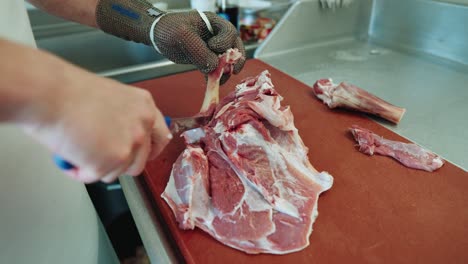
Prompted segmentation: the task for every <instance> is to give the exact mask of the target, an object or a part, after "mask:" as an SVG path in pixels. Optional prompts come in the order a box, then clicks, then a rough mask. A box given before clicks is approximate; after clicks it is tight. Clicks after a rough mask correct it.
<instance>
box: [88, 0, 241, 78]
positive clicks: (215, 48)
mask: <svg viewBox="0 0 468 264" xmlns="http://www.w3.org/2000/svg"><path fill="white" fill-rule="evenodd" d="M205 14H206V16H207V18H208V20H209V21H210V24H211V26H212V28H213V34H211V32H210V31H209V29H208V27H207V25H206V24H205V22H204V21H203V19H202V18H201V16H200V14H199V13H198V12H197V11H190V12H178V13H167V14H166V13H165V12H163V11H161V10H158V9H156V8H154V7H152V5H151V4H149V3H147V2H146V1H144V0H100V1H99V2H98V6H97V9H96V20H97V23H98V25H99V27H100V28H101V29H102V30H103V31H105V32H107V33H110V34H113V35H115V36H118V37H121V38H124V39H127V40H132V41H135V42H139V43H144V44H146V45H152V42H151V39H150V30H151V25H152V24H153V22H154V21H155V19H156V18H157V17H159V16H162V17H160V20H159V21H158V22H157V24H156V26H155V28H154V31H153V32H154V35H153V36H154V40H155V43H156V46H157V47H158V49H159V51H160V52H161V54H162V55H164V56H165V57H167V58H168V59H169V60H171V61H173V62H175V63H180V64H193V65H195V66H196V67H197V68H198V69H199V70H200V71H202V72H203V73H205V74H206V73H209V72H211V71H213V70H214V69H215V68H216V66H217V65H218V55H219V54H222V53H224V52H225V51H226V50H227V49H229V48H237V49H239V51H240V52H241V53H242V54H243V55H244V56H243V58H242V59H241V60H239V62H238V63H237V64H236V65H234V73H238V72H239V71H240V70H241V69H242V67H243V66H244V63H245V48H244V45H243V43H242V40H241V39H240V37H239V35H238V32H237V30H236V28H235V27H234V26H233V25H232V24H231V23H230V22H228V21H227V20H225V19H223V18H221V17H219V16H217V15H216V14H214V13H211V12H205ZM228 78H229V76H223V78H222V80H221V82H222V83H223V82H225V81H226V80H227V79H228Z"/></svg>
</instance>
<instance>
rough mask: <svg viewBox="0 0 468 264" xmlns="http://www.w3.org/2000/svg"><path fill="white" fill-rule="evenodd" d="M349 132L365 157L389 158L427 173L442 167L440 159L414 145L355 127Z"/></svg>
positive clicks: (442, 162)
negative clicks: (377, 155)
mask: <svg viewBox="0 0 468 264" xmlns="http://www.w3.org/2000/svg"><path fill="white" fill-rule="evenodd" d="M350 131H351V133H352V134H353V136H354V139H355V140H356V141H357V142H358V144H359V151H361V152H362V153H365V154H367V155H370V156H372V155H374V153H375V154H379V155H382V156H389V157H392V158H394V159H396V160H397V161H399V162H400V163H401V164H403V165H405V166H406V167H409V168H413V169H419V170H425V171H429V172H431V171H435V170H437V169H439V168H440V167H442V165H444V161H443V159H442V158H440V157H439V156H437V155H436V154H434V153H432V152H430V151H428V150H426V149H424V148H422V147H420V146H418V145H416V144H413V143H403V142H398V141H393V140H388V139H385V138H383V137H381V136H379V135H377V134H375V133H373V132H372V131H370V130H367V129H365V128H361V127H359V126H357V125H354V126H352V127H351V128H350Z"/></svg>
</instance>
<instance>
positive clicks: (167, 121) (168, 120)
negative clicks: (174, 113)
mask: <svg viewBox="0 0 468 264" xmlns="http://www.w3.org/2000/svg"><path fill="white" fill-rule="evenodd" d="M164 121H166V125H167V127H170V126H171V122H172V120H171V118H170V117H168V116H164Z"/></svg>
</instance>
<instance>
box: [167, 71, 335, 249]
mask: <svg viewBox="0 0 468 264" xmlns="http://www.w3.org/2000/svg"><path fill="white" fill-rule="evenodd" d="M226 98H227V99H225V100H223V101H221V103H220V105H219V107H218V108H217V109H216V110H215V112H214V114H213V119H212V120H211V122H209V123H208V124H207V125H205V126H203V127H201V128H199V129H197V130H194V131H193V130H189V131H186V132H185V133H184V134H183V137H184V139H185V143H186V145H187V148H186V150H185V151H184V152H183V153H182V154H181V155H180V157H179V158H178V160H177V161H176V162H175V163H174V165H173V169H172V173H171V176H170V179H169V182H168V184H167V186H166V189H165V191H164V193H163V194H162V197H163V198H164V199H165V200H166V202H167V203H168V204H169V206H170V207H171V209H172V211H173V212H174V215H175V219H176V221H178V222H179V226H180V227H181V228H182V229H193V228H194V227H195V226H196V227H198V228H200V229H202V230H204V231H205V232H207V233H208V234H210V235H211V236H212V237H214V238H215V239H217V240H218V241H220V242H221V243H223V244H225V245H227V246H230V247H233V248H236V249H239V250H241V251H244V252H247V253H251V254H258V253H270V254H287V253H291V252H296V251H299V250H301V249H303V248H305V247H307V246H308V245H309V237H310V235H311V233H312V225H313V223H314V221H315V219H316V218H317V216H318V210H317V208H318V207H317V205H318V204H317V202H318V197H319V195H320V194H321V193H322V192H324V191H326V190H328V189H330V188H331V187H332V185H333V177H332V176H331V175H330V174H328V173H327V172H318V171H317V170H316V169H315V168H314V167H313V166H312V164H310V162H309V160H308V156H307V153H308V149H307V147H306V146H305V145H304V143H303V142H302V139H301V138H300V136H299V132H298V130H297V129H296V127H295V126H294V121H293V119H294V118H293V114H292V112H291V110H290V108H289V107H287V106H286V107H283V106H281V100H282V97H281V96H280V95H279V94H278V93H277V92H276V90H275V89H274V86H273V84H272V82H271V79H270V74H269V73H268V71H264V72H262V73H261V74H259V75H258V76H256V77H255V78H249V79H246V80H244V81H243V82H242V83H241V84H239V85H237V87H236V89H235V91H234V92H232V93H231V94H230V95H228V96H227V97H226Z"/></svg>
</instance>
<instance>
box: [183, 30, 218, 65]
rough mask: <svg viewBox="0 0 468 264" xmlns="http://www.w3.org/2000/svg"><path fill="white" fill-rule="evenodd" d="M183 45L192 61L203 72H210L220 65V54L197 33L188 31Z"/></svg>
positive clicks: (185, 52)
mask: <svg viewBox="0 0 468 264" xmlns="http://www.w3.org/2000/svg"><path fill="white" fill-rule="evenodd" d="M181 46H182V47H181V48H182V50H183V51H184V54H185V55H186V56H187V57H188V58H189V60H190V62H191V63H192V64H194V65H195V66H196V67H197V68H198V69H199V70H200V71H202V72H203V73H210V72H212V71H213V70H214V69H216V67H217V66H218V56H217V55H216V54H215V53H214V52H212V51H211V50H210V49H209V48H208V47H207V45H206V43H205V42H204V41H203V40H202V39H201V38H200V36H199V35H197V33H195V32H193V31H190V32H187V34H186V38H185V39H184V41H183V42H182V43H181Z"/></svg>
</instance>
